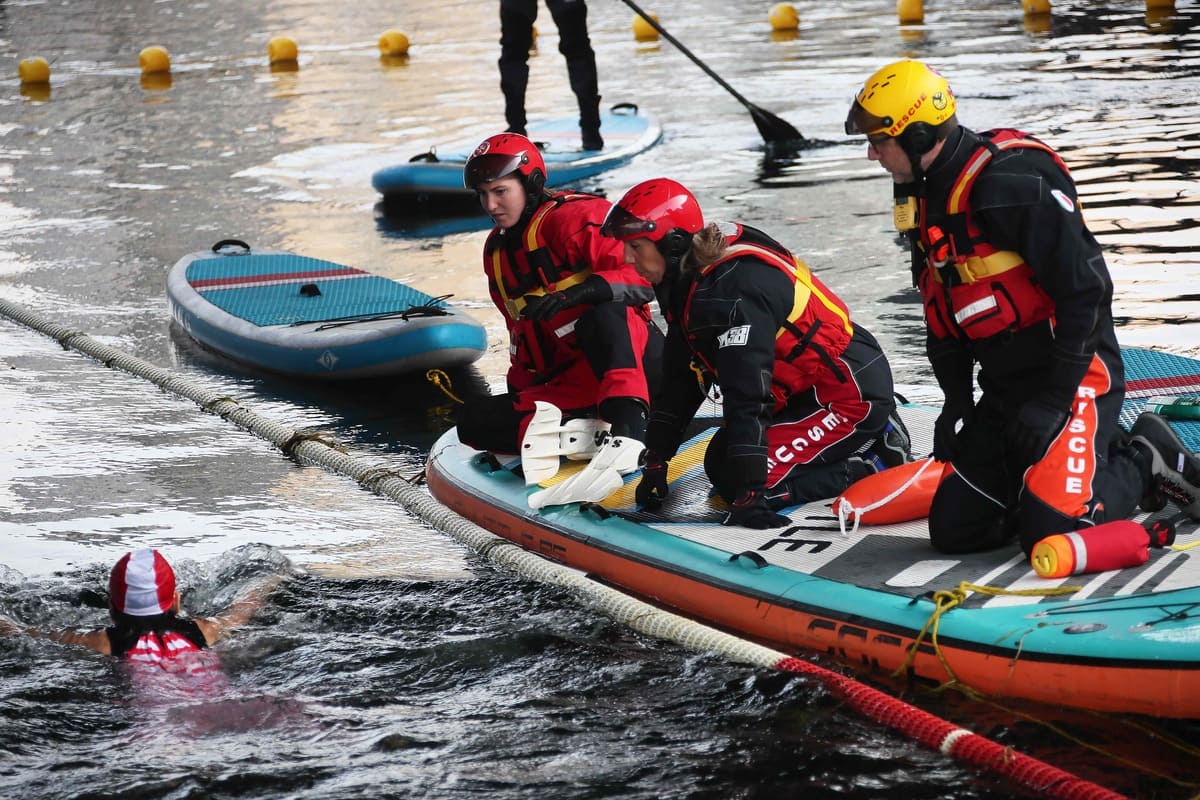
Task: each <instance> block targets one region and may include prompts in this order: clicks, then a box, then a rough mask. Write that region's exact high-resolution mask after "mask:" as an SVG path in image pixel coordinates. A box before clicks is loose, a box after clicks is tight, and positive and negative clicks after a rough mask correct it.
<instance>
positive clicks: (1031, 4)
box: [1021, 0, 1050, 17]
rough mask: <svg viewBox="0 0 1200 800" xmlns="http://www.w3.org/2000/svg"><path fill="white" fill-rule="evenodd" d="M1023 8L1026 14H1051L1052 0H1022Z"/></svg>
mask: <svg viewBox="0 0 1200 800" xmlns="http://www.w3.org/2000/svg"><path fill="white" fill-rule="evenodd" d="M1021 10H1022V11H1024V12H1025V16H1027V17H1028V16H1031V15H1039V14H1049V13H1050V0H1021Z"/></svg>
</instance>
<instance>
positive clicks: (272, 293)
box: [186, 252, 445, 327]
mask: <svg viewBox="0 0 1200 800" xmlns="http://www.w3.org/2000/svg"><path fill="white" fill-rule="evenodd" d="M186 277H187V281H188V283H189V284H190V285H191V286H192V288H193V289H195V290H196V291H197V292H198V293H199V294H200V295H201V296H203V297H204V299H205V300H207V301H208V302H210V303H212V304H213V305H214V306H216V307H217V308H220V309H221V310H222V311H224V312H226V313H228V314H231V315H233V316H235V317H238V318H240V319H244V320H246V321H247V322H250V323H252V324H254V325H258V326H260V327H270V326H275V325H300V324H303V323H308V322H331V321H334V320H341V319H353V318H358V317H372V316H384V315H388V314H403V313H405V312H408V311H411V310H413V309H415V308H420V307H431V306H432V307H440V306H443V305H444V303H445V300H444V299H442V298H435V297H432V296H431V295H428V294H425V293H424V292H421V291H419V290H417V289H414V288H412V287H410V286H406V285H404V284H402V283H398V282H397V281H394V280H390V279H388V278H384V277H381V276H378V275H372V274H371V273H368V272H365V271H363V270H360V269H355V268H353V267H347V266H344V265H342V264H336V263H334V262H331V261H322V260H320V259H316V258H310V257H308V256H300V255H294V254H291V253H266V254H262V253H254V252H250V253H246V254H233V255H214V256H212V257H211V258H201V259H197V260H195V261H193V262H191V263H190V264H189V265H188V266H187V272H186ZM306 284H315V285H316V286H317V287H318V288H319V290H320V291H321V294H320V295H316V296H310V295H306V294H303V293H301V291H300V288H301V287H302V286H304V285H306ZM231 289H237V290H239V291H230V290H231Z"/></svg>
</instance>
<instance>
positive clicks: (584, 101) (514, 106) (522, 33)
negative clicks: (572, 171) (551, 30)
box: [500, 0, 600, 134]
mask: <svg viewBox="0 0 1200 800" xmlns="http://www.w3.org/2000/svg"><path fill="white" fill-rule="evenodd" d="M546 7H547V8H549V9H550V16H551V17H553V18H554V24H555V25H556V26H557V27H558V52H560V53H562V55H563V57H564V58H565V59H566V60H567V77H568V79H569V80H570V82H571V91H573V92H575V98H576V99H577V100H578V101H579V127H580V129H581V130H583V131H584V133H588V132H589V131H591V132H593V133H595V132H598V131H599V130H600V89H599V83H598V80H597V77H596V53H595V51H593V50H592V42H591V39H589V38H588V30H587V4H586V3H585V2H584V0H546ZM537 13H538V8H537V0H500V90H501V91H503V92H504V118H505V120H506V121H507V123H508V129H509V130H511V131H516V132H518V133H522V134H523V133H524V132H525V124H526V122H527V120H526V118H525V87H526V86H527V85H528V83H529V48H530V47H532V46H533V23H534V20H536V19H537Z"/></svg>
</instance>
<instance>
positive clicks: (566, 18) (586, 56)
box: [546, 0, 604, 150]
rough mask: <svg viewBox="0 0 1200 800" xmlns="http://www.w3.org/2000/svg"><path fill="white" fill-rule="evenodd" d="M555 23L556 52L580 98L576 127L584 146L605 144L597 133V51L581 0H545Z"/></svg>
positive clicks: (598, 92) (600, 146)
mask: <svg viewBox="0 0 1200 800" xmlns="http://www.w3.org/2000/svg"><path fill="white" fill-rule="evenodd" d="M546 7H547V8H549V9H550V15H551V16H552V17H554V24H555V25H556V26H558V52H560V53H562V54H563V57H564V58H565V59H566V60H567V77H568V78H569V79H570V81H571V90H572V91H573V92H575V98H576V100H578V101H579V130H580V132H581V133H582V134H583V149H584V150H599V149H601V148H602V147H604V139H603V138H602V137H601V136H600V85H599V79H598V78H597V75H596V53H595V51H594V50H592V42H591V39H589V38H588V29H587V3H585V2H584V0H546Z"/></svg>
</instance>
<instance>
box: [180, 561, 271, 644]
mask: <svg viewBox="0 0 1200 800" xmlns="http://www.w3.org/2000/svg"><path fill="white" fill-rule="evenodd" d="M285 577H286V576H285V575H268V576H267V577H265V578H264V579H263V580H261V581H259V582H258V583H257V584H254V585H253V586H250V587H249V588H247V589H246V590H245V591H243V592H242V593H241V594H239V595H238V596H237V597H236V598H235V599H234V601H233V602H232V603H230V604H229V607H228V608H226V609H225V610H224V611H222V612H221V613H220V614H218V615H216V616H215V617H198V618H197V619H196V624H197V625H198V626H199V627H200V631H201V633H203V634H204V638H205V639H206V640H207V641H208V643H209V644H215V643H216V642H218V641H219V640H221V639H222V638H224V637H225V636H226V635H227V634H229V633H230V632H231V631H232V630H233V629H234V628H237V627H239V626H242V625H245V624H246V623H248V622H249V621H250V620H251V619H253V618H254V615H255V614H257V613H258V612H259V610H260V609H261V608H262V607H263V606H265V605H266V604H267V599H268V597H269V596H270V594H271V592H272V591H273V590H274V589H275V587H276V586H278V585H279V584H280V583H282V582H283V580H284V578H285Z"/></svg>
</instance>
